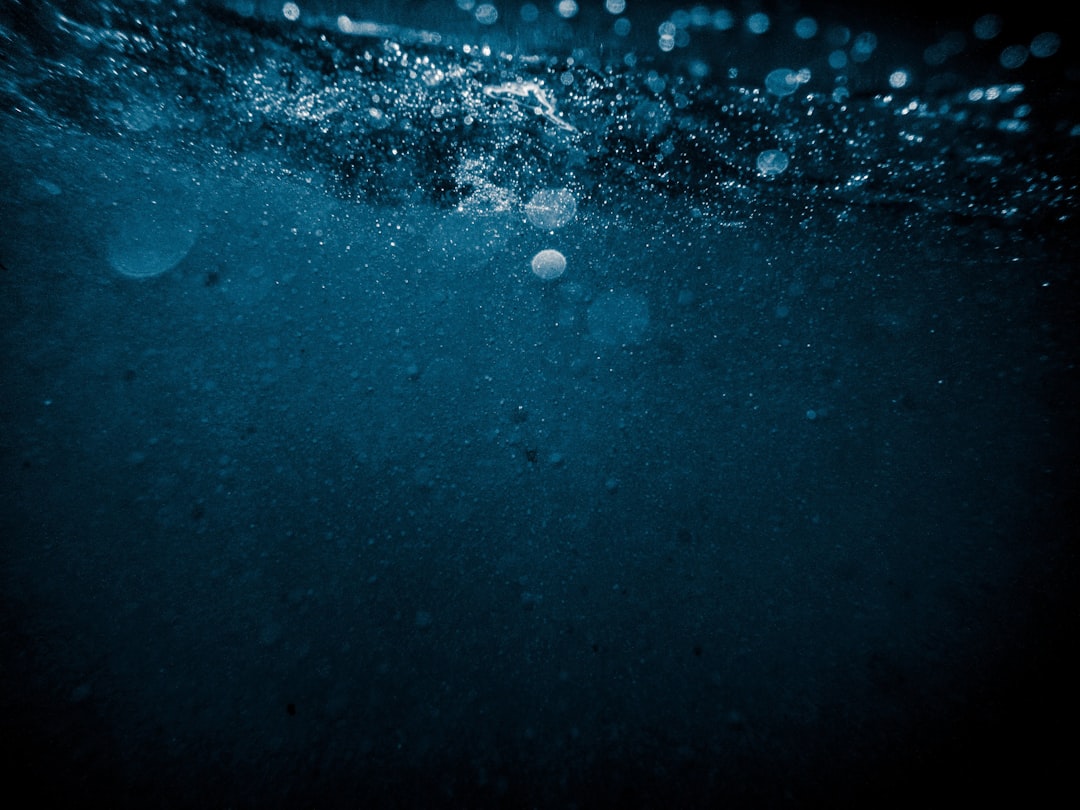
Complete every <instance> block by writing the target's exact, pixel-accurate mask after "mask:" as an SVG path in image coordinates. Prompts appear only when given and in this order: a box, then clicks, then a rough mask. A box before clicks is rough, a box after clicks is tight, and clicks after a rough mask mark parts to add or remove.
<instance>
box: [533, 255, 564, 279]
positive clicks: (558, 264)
mask: <svg viewBox="0 0 1080 810" xmlns="http://www.w3.org/2000/svg"><path fill="white" fill-rule="evenodd" d="M532 271H533V273H535V274H536V275H537V276H538V277H539V278H542V279H543V280H544V281H551V280H553V279H556V278H558V277H559V276H561V275H562V274H563V273H564V272H566V257H565V256H563V255H562V254H561V253H559V251H557V250H541V251H540V252H539V253H537V254H536V255H535V256H533V258H532Z"/></svg>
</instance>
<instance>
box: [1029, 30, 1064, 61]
mask: <svg viewBox="0 0 1080 810" xmlns="http://www.w3.org/2000/svg"><path fill="white" fill-rule="evenodd" d="M1060 47H1061V37H1059V36H1058V35H1057V34H1055V33H1052V32H1050V31H1047V32H1046V33H1044V34H1039V35H1038V36H1037V37H1035V39H1033V40H1031V55H1032V56H1034V57H1035V58H1036V59H1046V58H1047V57H1049V56H1053V55H1054V54H1055V53H1057V52H1058V48H1060Z"/></svg>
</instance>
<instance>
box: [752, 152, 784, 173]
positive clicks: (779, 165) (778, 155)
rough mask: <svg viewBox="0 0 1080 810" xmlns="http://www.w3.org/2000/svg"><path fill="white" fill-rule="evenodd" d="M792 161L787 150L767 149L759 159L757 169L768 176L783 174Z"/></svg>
mask: <svg viewBox="0 0 1080 810" xmlns="http://www.w3.org/2000/svg"><path fill="white" fill-rule="evenodd" d="M790 163H791V158H789V157H788V155H787V153H786V152H782V151H780V150H779V149H766V150H765V151H764V152H762V153H761V154H760V155H758V159H757V170H758V171H759V172H761V173H762V174H763V175H765V176H766V177H775V176H776V175H778V174H783V173H784V171H786V170H787V167H788V166H789V165H790Z"/></svg>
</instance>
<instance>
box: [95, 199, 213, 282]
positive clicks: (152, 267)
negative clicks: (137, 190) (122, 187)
mask: <svg viewBox="0 0 1080 810" xmlns="http://www.w3.org/2000/svg"><path fill="white" fill-rule="evenodd" d="M191 202H192V201H191V199H190V197H189V195H187V194H183V193H167V194H163V195H158V196H156V197H154V198H151V199H142V200H140V201H139V202H137V203H134V202H133V203H129V204H127V205H126V206H124V207H122V208H120V209H119V210H118V211H117V212H116V213H115V215H114V218H113V222H112V227H111V228H109V230H108V231H107V235H106V244H105V255H106V257H107V258H108V260H109V264H110V265H112V267H113V269H114V270H116V272H118V273H120V274H121V275H125V276H128V277H129V278H151V277H153V276H158V275H161V274H162V273H164V272H165V271H167V270H171V269H172V268H173V267H176V265H178V264H180V262H182V261H183V260H184V257H185V256H187V255H188V253H189V252H190V251H191V248H192V247H193V246H194V244H195V239H196V238H197V236H198V233H199V219H198V217H197V216H196V214H195V212H194V210H193V208H192V204H191Z"/></svg>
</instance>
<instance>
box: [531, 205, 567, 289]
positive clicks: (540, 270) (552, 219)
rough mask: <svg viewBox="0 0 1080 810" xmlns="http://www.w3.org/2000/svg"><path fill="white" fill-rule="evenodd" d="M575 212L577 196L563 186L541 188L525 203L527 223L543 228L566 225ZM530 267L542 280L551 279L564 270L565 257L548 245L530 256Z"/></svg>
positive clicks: (552, 228) (552, 230) (550, 229)
mask: <svg viewBox="0 0 1080 810" xmlns="http://www.w3.org/2000/svg"><path fill="white" fill-rule="evenodd" d="M576 214H577V198H575V197H574V195H573V193H572V192H571V191H570V190H569V189H566V188H545V189H540V190H539V191H537V192H536V193H535V194H533V196H532V198H531V199H530V200H529V202H528V203H526V204H525V216H526V217H527V218H528V220H529V224H530V225H532V226H533V227H534V228H538V229H539V230H542V231H548V232H554V231H557V230H558V229H559V228H562V227H564V226H565V225H568V224H569V223H570V221H571V220H573V218H574V216H575V215H576ZM531 266H532V271H533V273H535V274H536V276H537V277H538V278H541V279H543V280H544V281H553V280H554V279H557V278H558V277H559V276H561V275H562V274H563V273H564V272H566V257H565V256H564V255H563V254H562V253H560V252H559V251H557V250H554V249H552V248H547V249H544V250H541V251H540V252H539V253H537V254H536V255H535V256H533V258H532V262H531Z"/></svg>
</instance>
